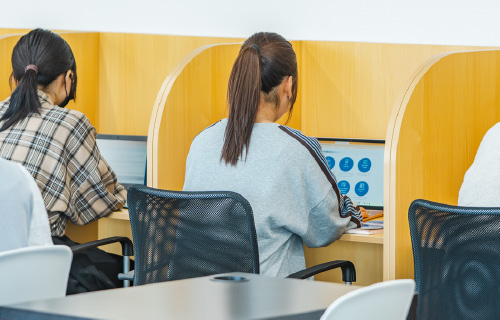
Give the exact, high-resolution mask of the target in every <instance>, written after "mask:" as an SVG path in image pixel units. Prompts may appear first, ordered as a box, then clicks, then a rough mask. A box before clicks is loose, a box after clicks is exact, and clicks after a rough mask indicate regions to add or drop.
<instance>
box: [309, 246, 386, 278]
mask: <svg viewBox="0 0 500 320" xmlns="http://www.w3.org/2000/svg"><path fill="white" fill-rule="evenodd" d="M382 252H383V245H382V244H374V243H362V242H354V241H343V240H337V241H335V242H334V243H333V244H331V245H329V246H327V247H321V248H307V247H305V248H304V253H305V256H306V266H307V267H312V266H314V265H317V264H320V263H325V262H328V261H332V260H349V261H351V262H352V263H353V264H354V266H355V268H356V283H355V284H356V285H360V286H367V285H370V284H373V283H376V282H381V281H382V280H383V277H382ZM314 280H318V281H328V282H342V272H341V270H340V269H338V270H330V271H327V272H324V273H321V274H318V275H316V276H314Z"/></svg>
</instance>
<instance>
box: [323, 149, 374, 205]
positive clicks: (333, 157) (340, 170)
mask: <svg viewBox="0 0 500 320" xmlns="http://www.w3.org/2000/svg"><path fill="white" fill-rule="evenodd" d="M320 144H321V148H322V150H323V154H324V156H325V158H326V161H327V162H328V167H329V168H330V170H331V171H332V172H333V174H334V175H335V177H336V178H337V184H338V186H339V189H340V192H341V193H342V194H345V195H347V196H349V197H350V198H351V199H352V200H354V201H356V203H357V204H358V205H360V206H367V207H383V205H384V145H383V144H359V143H348V142H321V143H320Z"/></svg>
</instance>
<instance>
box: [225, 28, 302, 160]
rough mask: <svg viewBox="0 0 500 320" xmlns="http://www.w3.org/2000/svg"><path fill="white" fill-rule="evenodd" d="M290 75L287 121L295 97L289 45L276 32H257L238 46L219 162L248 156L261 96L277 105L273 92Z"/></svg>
mask: <svg viewBox="0 0 500 320" xmlns="http://www.w3.org/2000/svg"><path fill="white" fill-rule="evenodd" d="M289 76H292V97H290V100H291V107H290V109H289V118H290V116H291V114H292V109H293V104H294V102H295V100H296V98H297V58H296V55H295V52H294V51H293V48H292V45H291V44H290V42H288V41H286V40H285V38H283V37H282V36H280V35H279V34H276V33H269V32H259V33H256V34H254V35H252V36H251V37H250V38H248V39H247V40H246V41H245V42H244V43H243V45H242V46H241V49H240V53H239V54H238V57H237V58H236V61H235V62H234V65H233V69H232V70H231V75H230V76H229V84H228V88H227V104H228V106H229V117H228V122H227V127H226V132H225V135H224V146H223V147H222V154H221V160H222V159H224V161H225V163H226V164H230V165H233V166H235V165H236V164H237V162H238V160H239V158H240V157H241V156H242V155H243V152H244V150H246V153H247V154H248V147H249V145H250V137H251V136H252V129H253V125H254V123H255V117H256V116H257V111H258V108H259V105H260V96H261V95H260V94H261V92H263V93H265V96H264V97H265V99H266V101H267V102H271V103H273V104H275V105H276V106H278V105H279V96H278V95H277V93H276V92H275V91H273V89H275V88H276V87H277V86H278V85H279V84H280V83H282V82H283V80H284V79H285V78H286V77H289Z"/></svg>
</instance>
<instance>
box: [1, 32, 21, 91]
mask: <svg viewBox="0 0 500 320" xmlns="http://www.w3.org/2000/svg"><path fill="white" fill-rule="evenodd" d="M20 37H21V36H20V35H9V34H4V35H1V36H0V99H1V101H4V100H5V99H7V97H9V96H10V94H11V89H10V86H9V79H10V76H11V74H12V62H11V59H12V49H14V46H15V45H16V43H17V41H19V38H20ZM13 85H14V84H13Z"/></svg>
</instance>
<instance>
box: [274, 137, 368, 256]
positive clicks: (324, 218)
mask: <svg viewBox="0 0 500 320" xmlns="http://www.w3.org/2000/svg"><path fill="white" fill-rule="evenodd" d="M281 128H282V130H283V131H285V132H286V133H287V134H288V135H289V136H291V137H292V138H294V139H295V140H297V141H298V142H299V143H300V144H301V145H302V147H304V148H305V149H302V150H304V159H303V160H302V162H301V165H300V170H301V171H303V172H302V174H301V176H302V177H303V184H304V186H305V187H304V193H303V194H302V195H301V198H302V199H301V200H299V201H302V202H304V203H305V205H306V208H305V212H304V213H303V216H302V217H297V218H298V220H299V221H300V222H299V223H293V224H290V225H289V226H288V227H289V230H290V231H291V232H293V233H295V234H297V235H299V236H300V237H301V238H302V240H303V242H304V243H305V244H306V245H307V246H309V247H320V246H325V245H328V244H330V243H332V242H333V241H334V240H336V239H338V238H339V237H340V236H341V235H342V233H343V232H344V231H345V230H346V229H351V228H355V227H359V226H361V224H362V221H363V218H362V216H361V212H360V209H359V207H358V206H357V204H356V203H354V202H353V201H352V200H351V199H350V198H349V197H348V196H346V195H343V194H342V193H341V192H340V189H339V187H338V186H337V179H336V178H335V176H334V174H333V173H332V172H331V171H330V168H329V167H328V163H327V161H326V159H325V157H324V155H323V152H322V150H321V146H320V144H319V142H318V141H317V140H316V139H314V138H311V137H307V136H305V135H303V134H302V133H301V132H300V131H297V130H293V129H290V128H288V127H281ZM297 167H299V166H297ZM297 222H298V221H297Z"/></svg>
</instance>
